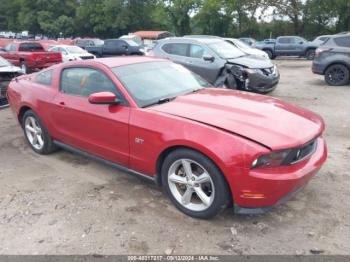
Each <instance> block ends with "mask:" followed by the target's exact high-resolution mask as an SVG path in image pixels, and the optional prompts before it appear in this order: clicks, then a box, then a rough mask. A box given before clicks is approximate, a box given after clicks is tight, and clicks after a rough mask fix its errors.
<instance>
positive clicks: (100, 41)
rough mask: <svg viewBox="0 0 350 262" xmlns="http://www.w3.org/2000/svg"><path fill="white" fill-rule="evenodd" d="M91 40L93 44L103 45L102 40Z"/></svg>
mask: <svg viewBox="0 0 350 262" xmlns="http://www.w3.org/2000/svg"><path fill="white" fill-rule="evenodd" d="M93 41H94V44H95V46H103V44H104V41H103V40H100V39H95V40H93Z"/></svg>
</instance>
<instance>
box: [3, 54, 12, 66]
mask: <svg viewBox="0 0 350 262" xmlns="http://www.w3.org/2000/svg"><path fill="white" fill-rule="evenodd" d="M10 65H11V64H10V62H8V61H7V60H6V59H4V58H2V57H1V56H0V66H10Z"/></svg>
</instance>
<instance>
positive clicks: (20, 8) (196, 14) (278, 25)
mask: <svg viewBox="0 0 350 262" xmlns="http://www.w3.org/2000/svg"><path fill="white" fill-rule="evenodd" d="M138 30H166V31H170V32H173V33H175V34H176V35H186V34H207V35H218V36H227V37H230V36H231V37H238V36H247V37H254V38H257V39H263V38H269V37H270V36H272V37H276V36H279V35H300V36H304V37H307V38H311V37H313V36H317V35H321V34H333V33H337V32H341V31H347V30H350V1H349V0H163V1H160V0H1V1H0V31H14V32H21V31H29V32H30V33H32V34H43V35H47V36H51V37H58V36H60V35H62V36H65V37H68V36H91V37H93V36H96V37H101V38H107V37H118V36H120V35H123V34H127V33H129V32H134V31H138Z"/></svg>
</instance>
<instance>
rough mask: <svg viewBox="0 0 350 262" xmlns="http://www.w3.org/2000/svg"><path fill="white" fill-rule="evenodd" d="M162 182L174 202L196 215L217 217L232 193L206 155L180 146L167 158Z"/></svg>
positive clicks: (179, 207) (191, 214)
mask: <svg viewBox="0 0 350 262" xmlns="http://www.w3.org/2000/svg"><path fill="white" fill-rule="evenodd" d="M161 175H162V182H163V187H164V189H165V191H166V192H167V194H168V196H169V198H170V200H171V201H172V203H173V204H174V205H175V206H176V207H177V208H178V209H179V210H180V211H182V212H183V213H185V214H186V215H188V216H191V217H194V218H201V219H208V218H212V217H214V216H216V215H217V214H218V213H220V212H221V211H223V210H224V209H225V208H226V207H227V206H228V205H229V204H230V203H231V200H230V199H231V194H230V190H229V188H228V185H227V183H226V180H225V178H224V176H223V175H222V174H221V172H220V170H219V169H218V168H217V166H216V165H215V164H214V163H213V162H212V161H211V160H210V159H209V158H207V157H206V156H204V155H203V154H201V153H199V152H196V151H194V150H190V149H178V150H175V151H173V152H171V153H170V154H169V155H168V156H167V157H166V158H165V160H164V162H163V165H162V169H161Z"/></svg>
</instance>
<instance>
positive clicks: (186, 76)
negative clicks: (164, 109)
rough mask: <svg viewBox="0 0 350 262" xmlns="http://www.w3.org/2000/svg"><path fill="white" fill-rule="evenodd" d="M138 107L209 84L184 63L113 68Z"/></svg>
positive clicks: (143, 64)
mask: <svg viewBox="0 0 350 262" xmlns="http://www.w3.org/2000/svg"><path fill="white" fill-rule="evenodd" d="M112 71H113V72H114V74H115V75H116V76H117V77H118V79H119V80H120V81H121V82H122V83H123V85H124V86H125V88H126V89H127V91H128V92H129V94H130V95H131V96H132V97H133V99H134V100H135V102H136V103H137V105H138V106H139V107H147V106H150V105H153V104H155V103H157V102H158V101H160V100H164V99H172V98H174V97H176V96H179V95H183V94H186V93H190V92H193V91H196V90H198V89H203V88H205V87H209V86H210V84H209V83H208V82H207V81H205V80H203V79H202V78H200V77H199V76H198V75H196V74H194V73H192V72H191V71H189V70H188V69H186V68H184V67H183V66H181V65H178V64H174V63H172V62H159V61H157V62H148V63H139V64H132V65H126V66H121V67H115V68H112Z"/></svg>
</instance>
